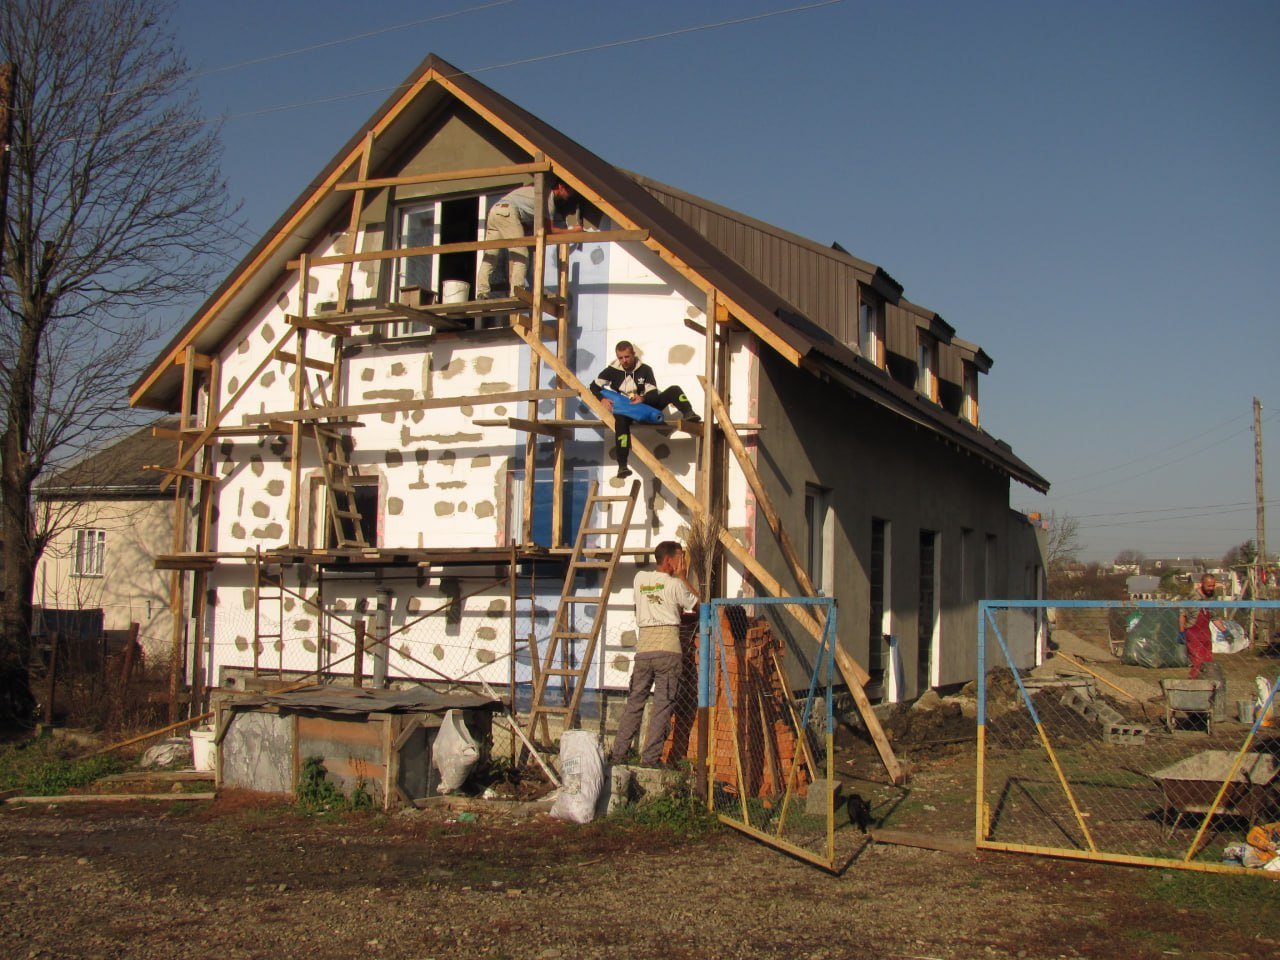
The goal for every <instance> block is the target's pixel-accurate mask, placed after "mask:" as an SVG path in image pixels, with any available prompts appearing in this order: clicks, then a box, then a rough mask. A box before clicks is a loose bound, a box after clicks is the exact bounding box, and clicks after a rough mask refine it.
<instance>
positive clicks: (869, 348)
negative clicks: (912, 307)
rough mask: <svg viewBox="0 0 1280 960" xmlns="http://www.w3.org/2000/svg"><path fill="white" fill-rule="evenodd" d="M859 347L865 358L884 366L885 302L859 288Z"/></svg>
mask: <svg viewBox="0 0 1280 960" xmlns="http://www.w3.org/2000/svg"><path fill="white" fill-rule="evenodd" d="M858 349H859V350H860V351H861V352H862V356H863V359H865V360H867V361H869V362H870V363H873V364H875V365H876V366H877V367H882V366H884V304H883V303H881V302H880V299H879V298H878V297H875V296H872V295H870V294H868V293H866V291H865V290H863V288H861V287H859V288H858Z"/></svg>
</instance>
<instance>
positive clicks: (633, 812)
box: [610, 780, 720, 840]
mask: <svg viewBox="0 0 1280 960" xmlns="http://www.w3.org/2000/svg"><path fill="white" fill-rule="evenodd" d="M610 819H611V820H613V821H615V822H617V823H620V824H624V825H626V824H630V825H634V826H637V827H644V828H646V829H650V830H665V831H667V832H669V833H673V834H675V835H676V836H678V837H684V838H687V839H690V840H694V839H697V838H699V837H702V836H705V835H706V834H708V833H710V832H711V831H713V830H718V829H719V828H720V821H719V820H718V819H717V818H716V815H715V814H714V813H711V812H710V811H708V810H707V804H706V801H705V800H703V799H702V798H701V797H699V796H698V795H697V794H696V793H694V792H693V789H692V787H691V786H690V784H689V782H688V780H684V781H682V782H680V783H679V784H677V785H674V786H673V787H672V789H671V791H670V792H669V793H665V794H663V795H662V796H658V797H652V798H649V799H646V800H643V801H641V802H640V803H635V804H630V805H628V806H625V807H623V808H621V809H620V810H618V811H617V812H616V813H614V815H613V816H612V817H611V818H610Z"/></svg>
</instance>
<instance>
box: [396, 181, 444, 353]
mask: <svg viewBox="0 0 1280 960" xmlns="http://www.w3.org/2000/svg"><path fill="white" fill-rule="evenodd" d="M428 210H430V211H431V240H430V243H429V244H428V243H417V242H415V243H412V244H410V243H408V242H406V239H405V235H406V233H407V230H406V229H405V224H406V221H407V219H408V217H410V216H411V215H412V214H415V213H425V212H426V211H428ZM440 214H441V202H440V201H439V200H419V201H406V202H405V203H402V204H400V205H399V206H397V207H396V223H395V245H396V249H397V250H403V249H404V248H405V247H408V246H415V247H425V246H433V247H434V246H439V244H440ZM421 259H426V260H428V261H429V263H430V266H429V272H430V275H431V278H430V281H429V283H428V285H427V289H428V290H430V291H435V290H436V289H437V288H438V287H439V286H440V255H439V254H432V255H431V256H430V257H426V258H423V257H401V258H399V259H397V260H396V261H395V265H396V269H395V275H394V277H393V278H392V289H391V300H392V302H394V303H398V302H399V300H400V291H401V289H403V288H404V287H405V286H408V284H406V283H405V280H406V279H407V274H408V270H409V264H410V263H411V262H413V261H417V260H421ZM430 332H431V327H430V325H428V324H425V323H422V322H420V321H418V320H396V321H393V322H392V323H389V324H387V336H388V337H390V338H391V339H393V340H398V339H400V338H402V337H412V336H414V335H416V334H420V333H430Z"/></svg>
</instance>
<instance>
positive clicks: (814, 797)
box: [804, 779, 844, 817]
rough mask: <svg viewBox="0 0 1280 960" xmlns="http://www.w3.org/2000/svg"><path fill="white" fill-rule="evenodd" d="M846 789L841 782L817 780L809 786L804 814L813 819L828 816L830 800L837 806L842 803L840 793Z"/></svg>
mask: <svg viewBox="0 0 1280 960" xmlns="http://www.w3.org/2000/svg"><path fill="white" fill-rule="evenodd" d="M843 788H844V784H842V783H841V782H840V781H839V780H825V779H823V780H815V781H813V783H811V784H809V793H808V795H807V796H806V797H805V798H804V812H805V813H806V814H808V815H809V816H813V817H825V816H826V815H827V802H828V798H829V797H830V798H831V801H832V802H833V803H835V804H839V803H840V791H841V790H842V789H843Z"/></svg>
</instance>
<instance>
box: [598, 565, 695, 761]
mask: <svg viewBox="0 0 1280 960" xmlns="http://www.w3.org/2000/svg"><path fill="white" fill-rule="evenodd" d="M653 555H654V557H655V558H656V559H657V561H658V565H657V568H656V569H654V570H642V571H641V572H640V573H638V574H636V579H635V585H634V590H635V597H636V627H637V628H638V629H639V633H640V635H639V638H638V639H637V640H636V656H635V663H634V664H633V665H632V668H631V688H630V690H629V692H628V693H627V705H626V707H625V708H624V709H623V711H622V720H621V721H620V722H619V723H618V735H617V737H616V738H614V741H613V750H612V751H611V754H610V759H611V760H612V761H613V762H614V763H616V764H617V763H622V762H623V761H625V760H626V758H627V754H628V753H630V752H631V745H632V742H633V741H634V740H635V738H636V734H637V733H639V732H640V721H641V719H642V718H643V717H644V705H645V702H646V701H647V700H648V699H649V694H650V688H652V691H653V711H652V714H651V715H650V717H649V729H648V731H647V733H646V736H645V738H644V746H643V748H641V750H640V762H641V763H642V764H644V765H645V766H647V767H656V766H657V765H658V763H659V761H661V760H662V746H663V744H664V743H665V742H666V740H667V727H668V726H669V725H670V723H671V714H672V712H673V711H674V710H675V705H676V695H677V694H678V693H679V689H680V673H681V665H682V664H681V660H682V658H681V653H680V615H681V613H682V612H684V611H687V610H692V609H693V608H694V607H696V606H697V605H698V595H697V593H695V592H694V589H693V587H692V586H691V585H690V584H689V580H688V570H689V562H688V558H687V557H686V556H685V552H684V549H683V548H682V547H681V546H680V544H678V543H676V542H675V541H674V540H664V541H662V543H660V544H658V546H657V547H656V548H655V549H654V551H653Z"/></svg>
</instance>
